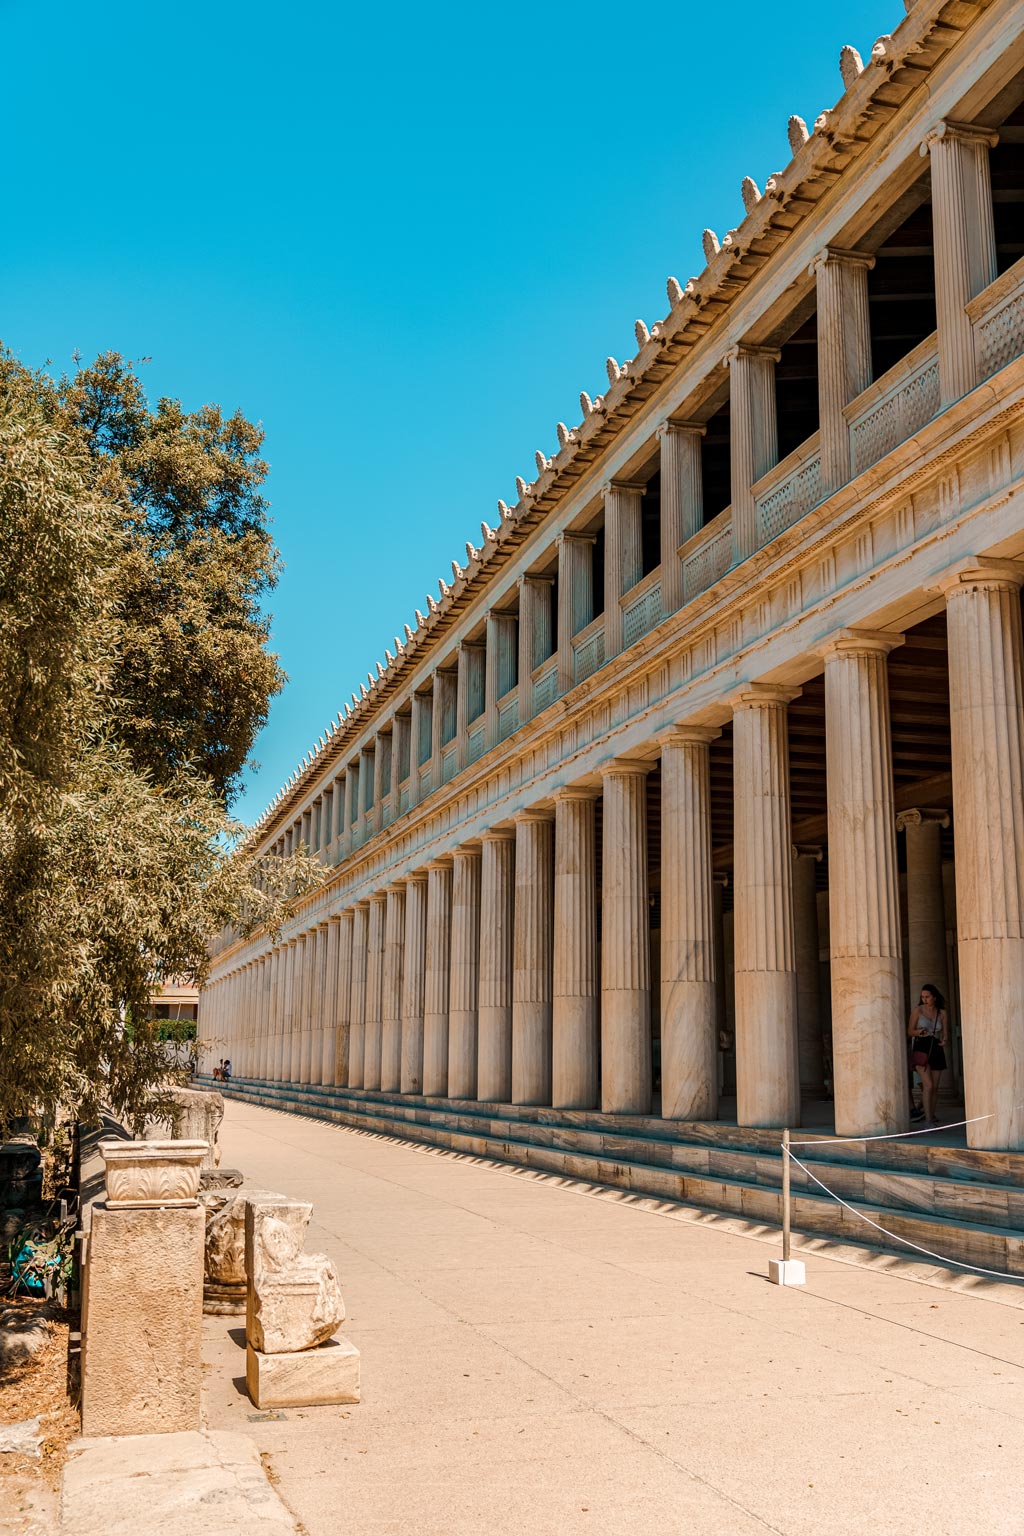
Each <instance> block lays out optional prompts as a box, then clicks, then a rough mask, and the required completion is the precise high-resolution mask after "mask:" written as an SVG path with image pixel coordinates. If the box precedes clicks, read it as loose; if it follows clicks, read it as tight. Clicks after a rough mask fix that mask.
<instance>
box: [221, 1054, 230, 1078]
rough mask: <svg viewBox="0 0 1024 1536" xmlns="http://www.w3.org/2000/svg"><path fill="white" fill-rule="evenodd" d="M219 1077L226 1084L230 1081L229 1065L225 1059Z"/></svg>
mask: <svg viewBox="0 0 1024 1536" xmlns="http://www.w3.org/2000/svg"><path fill="white" fill-rule="evenodd" d="M221 1076H222V1077H223V1079H224V1081H225V1082H226V1083H228V1082H230V1081H231V1063H230V1061H228V1059H227V1058H226V1057H225V1059H224V1061H223V1063H222V1070H221Z"/></svg>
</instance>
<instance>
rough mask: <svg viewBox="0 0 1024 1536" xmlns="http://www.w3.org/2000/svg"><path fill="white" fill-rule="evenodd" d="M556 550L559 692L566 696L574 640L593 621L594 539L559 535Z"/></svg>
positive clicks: (579, 534)
mask: <svg viewBox="0 0 1024 1536" xmlns="http://www.w3.org/2000/svg"><path fill="white" fill-rule="evenodd" d="M555 543H556V544H557V546H558V691H559V693H568V692H569V689H570V688H571V687H572V686H573V683H574V682H575V681H576V679H575V677H574V676H573V665H574V664H573V649H572V639H573V636H574V635H576V634H578V633H579V631H580V630H581V629H586V627H587V625H588V624H589V623H590V621H591V619H592V618H593V617H594V543H595V539H594V535H593V534H587V533H560V534H559V535H558V537H557V538H556V539H555Z"/></svg>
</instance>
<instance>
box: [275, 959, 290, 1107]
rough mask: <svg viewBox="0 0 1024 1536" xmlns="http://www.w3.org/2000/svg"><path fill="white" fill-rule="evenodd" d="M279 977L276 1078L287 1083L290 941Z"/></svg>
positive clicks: (288, 1062) (288, 1060) (288, 1063)
mask: <svg viewBox="0 0 1024 1536" xmlns="http://www.w3.org/2000/svg"><path fill="white" fill-rule="evenodd" d="M279 978H280V979H279V986H280V1000H279V1002H278V1018H277V1044H276V1046H275V1069H274V1078H275V1080H276V1081H277V1082H279V1083H286V1082H287V1081H288V1072H289V1065H290V1056H289V1051H290V1046H289V1038H290V1033H291V1027H292V945H291V944H290V943H286V944H282V946H281V959H280V969H279Z"/></svg>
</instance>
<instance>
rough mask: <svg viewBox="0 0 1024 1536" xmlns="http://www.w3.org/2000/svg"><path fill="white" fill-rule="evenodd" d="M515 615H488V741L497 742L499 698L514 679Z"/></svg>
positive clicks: (507, 691)
mask: <svg viewBox="0 0 1024 1536" xmlns="http://www.w3.org/2000/svg"><path fill="white" fill-rule="evenodd" d="M516 651H517V641H516V616H515V614H514V613H495V612H494V610H493V609H492V611H491V612H490V613H489V614H488V615H487V662H486V667H485V681H484V690H485V692H484V713H485V714H486V716H487V745H488V746H489V747H493V746H496V745H497V742H498V734H499V733H498V702H499V700H501V699H503V698H504V697H505V695H506V694H507V693H510V692H511V691H512V688H513V686H514V684H515V679H516Z"/></svg>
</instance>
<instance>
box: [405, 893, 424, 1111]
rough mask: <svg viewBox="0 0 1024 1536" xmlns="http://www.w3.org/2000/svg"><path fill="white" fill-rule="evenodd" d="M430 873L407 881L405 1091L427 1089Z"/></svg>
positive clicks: (420, 1091)
mask: <svg viewBox="0 0 1024 1536" xmlns="http://www.w3.org/2000/svg"><path fill="white" fill-rule="evenodd" d="M426 942H427V875H426V873H424V872H421V871H417V872H416V873H415V874H413V875H410V876H409V878H408V880H407V881H406V882H405V955H404V958H403V964H402V1061H401V1075H400V1082H399V1087H400V1089H401V1091H402V1093H422V1092H423V1007H424V986H425V981H426Z"/></svg>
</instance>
